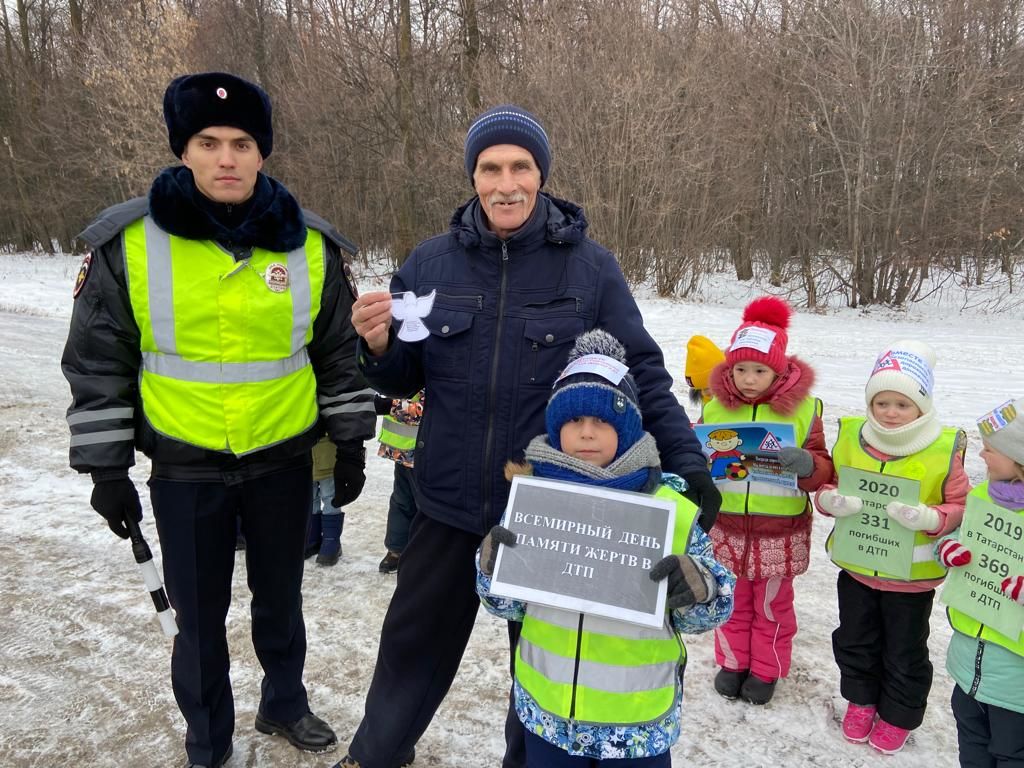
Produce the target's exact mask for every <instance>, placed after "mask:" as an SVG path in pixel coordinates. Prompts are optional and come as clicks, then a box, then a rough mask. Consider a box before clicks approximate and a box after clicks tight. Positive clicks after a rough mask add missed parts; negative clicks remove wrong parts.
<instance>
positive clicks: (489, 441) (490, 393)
mask: <svg viewBox="0 0 1024 768" xmlns="http://www.w3.org/2000/svg"><path fill="white" fill-rule="evenodd" d="M507 288H508V243H507V242H506V241H505V240H502V241H501V288H500V289H499V292H498V322H497V324H496V327H495V331H494V354H493V357H492V361H493V362H492V363H491V380H490V383H489V384H488V387H487V432H486V435H487V437H486V439H485V440H484V464H483V470H484V498H483V504H482V505H481V506H482V508H483V531H484V533H486V532H487V521H488V520H490V519H491V476H492V475H493V473H492V472H491V459H492V456H493V455H494V398H495V389H496V386H497V381H498V361H499V360H500V359H501V326H502V323H503V322H504V320H505V292H506V290H507Z"/></svg>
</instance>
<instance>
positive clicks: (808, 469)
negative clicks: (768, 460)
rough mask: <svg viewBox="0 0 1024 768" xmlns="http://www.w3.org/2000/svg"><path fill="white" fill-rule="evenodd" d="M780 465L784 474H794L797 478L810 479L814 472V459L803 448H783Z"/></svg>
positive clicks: (780, 454)
mask: <svg viewBox="0 0 1024 768" xmlns="http://www.w3.org/2000/svg"><path fill="white" fill-rule="evenodd" d="M779 464H781V465H782V471H783V472H792V473H793V474H795V475H796V476H797V477H810V476H811V474H813V472H814V457H813V456H812V455H811V452H810V451H808V450H805V449H803V448H783V449H782V450H781V451H779Z"/></svg>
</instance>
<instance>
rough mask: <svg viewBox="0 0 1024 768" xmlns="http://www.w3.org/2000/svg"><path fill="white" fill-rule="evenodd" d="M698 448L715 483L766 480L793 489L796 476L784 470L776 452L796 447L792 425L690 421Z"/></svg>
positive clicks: (795, 485)
mask: <svg viewBox="0 0 1024 768" xmlns="http://www.w3.org/2000/svg"><path fill="white" fill-rule="evenodd" d="M693 431H694V432H696V433H697V438H698V439H699V440H700V444H701V449H702V450H703V451H704V455H705V456H707V457H708V469H709V470H710V471H711V479H712V480H714V481H715V482H716V483H727V482H741V483H742V482H747V483H753V482H758V483H770V484H771V485H778V486H782V487H783V488H791V489H795V488H796V487H797V481H798V478H797V476H796V473H794V472H784V471H783V470H782V465H781V464H780V463H779V451H780V450H782V449H783V448H792V447H795V446H796V436H795V434H794V430H793V425H792V424H781V423H773V422H767V421H764V422H762V421H758V422H746V423H739V422H737V423H732V424H694V425H693Z"/></svg>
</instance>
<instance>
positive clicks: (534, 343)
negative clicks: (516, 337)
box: [520, 317, 586, 388]
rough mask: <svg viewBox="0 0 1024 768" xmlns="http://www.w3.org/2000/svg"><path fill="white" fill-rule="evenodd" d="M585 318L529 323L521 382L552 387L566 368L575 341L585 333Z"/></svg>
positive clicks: (526, 328)
mask: <svg viewBox="0 0 1024 768" xmlns="http://www.w3.org/2000/svg"><path fill="white" fill-rule="evenodd" d="M585 327H586V323H585V322H584V320H583V318H582V317H551V318H536V319H531V320H527V321H526V325H525V328H524V330H523V344H524V352H523V357H522V361H523V364H522V365H521V366H520V371H521V379H520V380H521V381H522V383H524V384H534V385H537V386H540V387H545V388H550V387H551V386H552V385H553V384H554V383H555V379H556V378H557V377H558V374H559V373H560V372H561V370H562V369H563V368H564V367H565V361H566V358H567V357H568V356H569V350H571V349H572V345H573V342H574V341H575V340H576V337H577V336H579V335H580V334H581V333H583V331H584V330H585Z"/></svg>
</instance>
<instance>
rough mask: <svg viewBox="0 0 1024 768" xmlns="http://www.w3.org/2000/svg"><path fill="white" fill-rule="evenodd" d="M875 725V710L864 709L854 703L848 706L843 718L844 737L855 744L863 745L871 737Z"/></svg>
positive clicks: (871, 708)
mask: <svg viewBox="0 0 1024 768" xmlns="http://www.w3.org/2000/svg"><path fill="white" fill-rule="evenodd" d="M874 724H875V708H874V707H862V706H860V705H859V704H854V703H853V702H852V701H851V702H850V703H849V704H847V705H846V714H845V715H844V716H843V736H844V737H845V738H846V740H847V741H852V742H853V743H854V744H863V743H864V742H865V741H867V740H868V736H870V735H871V726H873V725H874Z"/></svg>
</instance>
